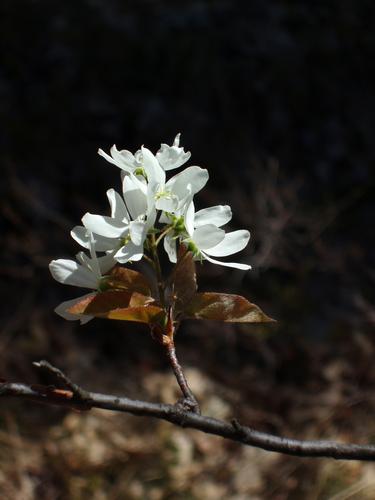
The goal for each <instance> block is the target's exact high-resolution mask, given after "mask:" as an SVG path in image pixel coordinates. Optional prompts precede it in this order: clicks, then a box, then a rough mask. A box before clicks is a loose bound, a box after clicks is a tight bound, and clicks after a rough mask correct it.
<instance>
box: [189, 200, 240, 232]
mask: <svg viewBox="0 0 375 500" xmlns="http://www.w3.org/2000/svg"><path fill="white" fill-rule="evenodd" d="M231 218H232V210H231V208H230V206H228V205H216V206H215V207H209V208H203V210H199V211H198V212H196V213H195V217H194V224H195V226H196V227H198V226H204V225H205V224H214V225H215V226H217V227H221V226H224V224H226V223H227V222H229V221H230V220H231Z"/></svg>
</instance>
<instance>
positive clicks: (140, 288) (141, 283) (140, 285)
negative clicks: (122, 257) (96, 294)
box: [102, 266, 151, 295]
mask: <svg viewBox="0 0 375 500" xmlns="http://www.w3.org/2000/svg"><path fill="white" fill-rule="evenodd" d="M102 288H103V290H108V289H110V290H129V291H131V292H138V293H141V294H143V295H151V288H150V284H149V282H148V280H147V278H146V277H145V276H144V275H143V274H142V273H139V272H138V271H133V270H132V269H129V268H127V267H120V266H116V267H114V268H113V269H112V271H111V272H110V274H109V275H108V276H105V277H104V278H103V280H102Z"/></svg>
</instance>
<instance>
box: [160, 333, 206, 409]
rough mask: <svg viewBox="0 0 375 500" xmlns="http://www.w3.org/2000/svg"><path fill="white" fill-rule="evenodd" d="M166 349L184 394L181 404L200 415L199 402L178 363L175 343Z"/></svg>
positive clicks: (170, 343) (166, 346) (166, 345)
mask: <svg viewBox="0 0 375 500" xmlns="http://www.w3.org/2000/svg"><path fill="white" fill-rule="evenodd" d="M165 349H166V354H167V358H168V360H169V363H170V365H171V367H172V370H173V373H174V375H175V377H176V379H177V382H178V385H179V386H180V389H181V392H182V394H183V399H182V400H180V401H179V404H180V405H182V407H183V408H184V409H185V410H189V411H192V412H194V413H198V414H200V409H199V404H198V401H197V400H196V399H195V396H194V394H193V393H192V391H191V389H190V387H189V385H188V383H187V380H186V377H185V375H184V372H183V370H182V367H181V365H180V363H179V362H178V359H177V356H176V349H175V346H174V343H173V341H171V342H169V343H167V344H165Z"/></svg>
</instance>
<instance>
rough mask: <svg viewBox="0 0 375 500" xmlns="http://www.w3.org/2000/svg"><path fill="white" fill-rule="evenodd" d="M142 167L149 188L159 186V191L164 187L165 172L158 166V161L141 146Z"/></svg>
mask: <svg viewBox="0 0 375 500" xmlns="http://www.w3.org/2000/svg"><path fill="white" fill-rule="evenodd" d="M142 155H143V167H144V169H145V171H146V174H147V179H148V182H149V184H150V185H151V186H159V187H160V188H161V189H162V188H163V187H164V185H165V172H164V170H163V169H162V168H161V166H160V165H159V162H158V160H157V159H156V158H155V156H154V155H153V154H152V153H151V151H150V150H149V149H147V148H144V147H143V146H142Z"/></svg>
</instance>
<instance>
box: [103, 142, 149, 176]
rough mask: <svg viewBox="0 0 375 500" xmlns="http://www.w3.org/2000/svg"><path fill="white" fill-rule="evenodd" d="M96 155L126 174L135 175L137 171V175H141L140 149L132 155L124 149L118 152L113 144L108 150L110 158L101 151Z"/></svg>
mask: <svg viewBox="0 0 375 500" xmlns="http://www.w3.org/2000/svg"><path fill="white" fill-rule="evenodd" d="M98 153H99V155H100V156H103V158H105V159H106V160H107V161H109V163H112V164H113V165H116V167H119V168H121V170H124V171H125V172H127V173H137V170H138V169H139V173H141V169H142V153H141V150H140V149H139V150H138V151H137V152H136V153H135V154H134V155H133V153H131V152H130V151H128V150H126V149H123V150H121V151H119V150H118V149H117V148H116V145H115V144H114V145H113V146H112V147H111V150H110V153H111V156H109V155H108V154H107V153H105V152H104V151H103V150H102V149H99V150H98Z"/></svg>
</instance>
